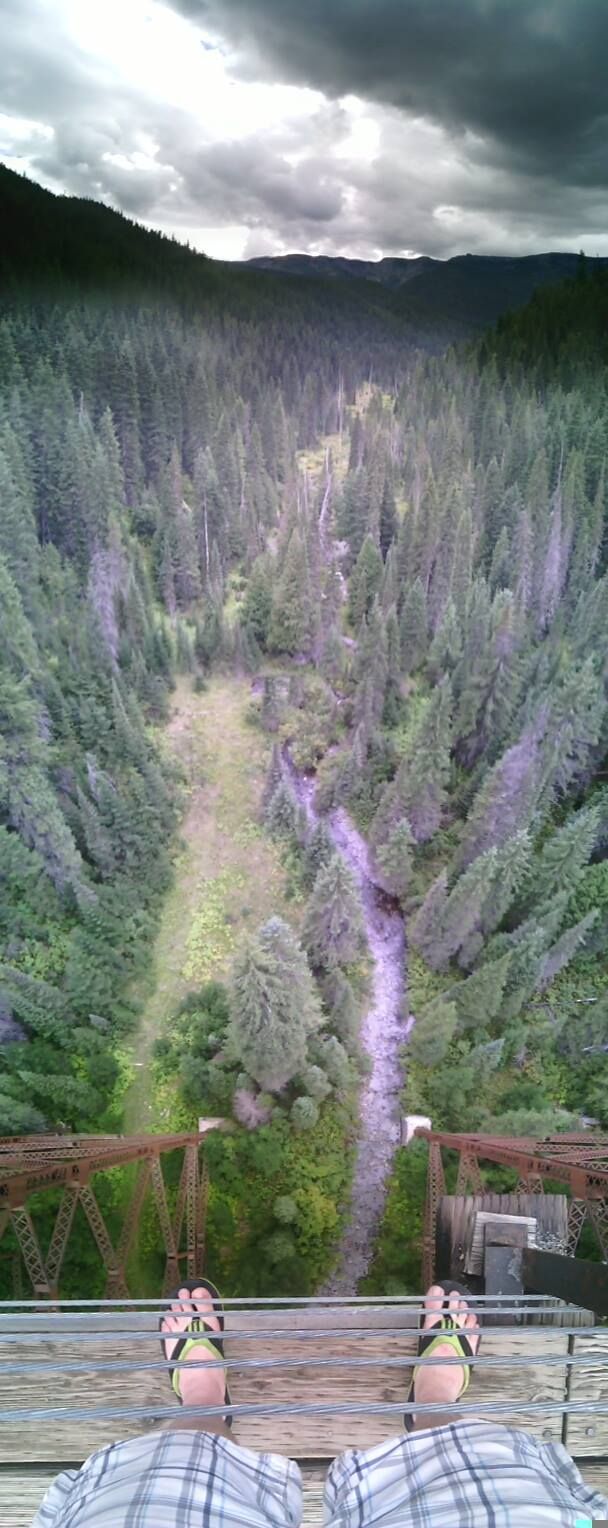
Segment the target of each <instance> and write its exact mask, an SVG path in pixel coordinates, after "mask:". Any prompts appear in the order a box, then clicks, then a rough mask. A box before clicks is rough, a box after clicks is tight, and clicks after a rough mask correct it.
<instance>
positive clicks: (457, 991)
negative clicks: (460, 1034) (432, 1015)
mask: <svg viewBox="0 0 608 1528" xmlns="http://www.w3.org/2000/svg"><path fill="white" fill-rule="evenodd" d="M510 963H511V955H510V953H509V952H508V951H507V953H506V954H505V955H501V956H500V958H499V959H498V960H490V961H488V962H487V963H486V964H485V965H483V966H480V967H479V969H478V970H477V971H473V972H472V973H471V975H470V976H467V978H466V980H465V981H463V982H458V984H457V985H456V986H455V987H450V989H449V992H447V993H445V994H444V996H445V997H447V998H448V1000H449V1001H451V1002H453V1003H455V1005H456V1010H457V1014H458V1027H459V1028H460V1029H489V1027H490V1025H491V1023H492V1020H493V1019H495V1018H496V1015H497V1013H498V1012H499V1009H500V1005H501V1002H502V997H503V993H504V990H505V985H506V981H507V977H508V973H509V966H510Z"/></svg>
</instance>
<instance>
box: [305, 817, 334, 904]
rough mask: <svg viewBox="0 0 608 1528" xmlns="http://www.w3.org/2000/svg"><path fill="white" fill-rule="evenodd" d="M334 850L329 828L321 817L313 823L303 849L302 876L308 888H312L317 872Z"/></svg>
mask: <svg viewBox="0 0 608 1528" xmlns="http://www.w3.org/2000/svg"><path fill="white" fill-rule="evenodd" d="M335 852H336V851H335V849H334V844H333V839H332V837H331V834H330V832H329V828H328V827H327V824H326V823H325V822H323V819H322V818H321V819H320V821H319V822H317V823H315V826H314V828H313V830H312V833H311V834H310V837H309V839H308V843H307V844H306V848H305V850H304V858H303V878H304V884H305V886H307V887H308V889H309V890H312V887H313V886H314V884H315V881H316V879H317V876H318V875H319V872H320V871H321V870H323V869H324V868H325V866H326V865H328V864H329V861H330V860H331V859H333V857H334V855H335Z"/></svg>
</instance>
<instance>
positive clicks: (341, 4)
mask: <svg viewBox="0 0 608 1528" xmlns="http://www.w3.org/2000/svg"><path fill="white" fill-rule="evenodd" d="M172 4H173V5H174V7H175V9H177V10H179V11H181V13H182V14H183V15H185V16H188V17H190V18H191V19H194V20H196V21H198V22H200V23H201V24H202V25H204V26H205V27H207V28H208V29H211V30H212V31H213V32H215V33H216V34H217V35H218V36H220V37H223V38H225V39H226V40H227V41H228V42H229V43H230V44H231V45H232V46H233V47H234V48H235V52H236V60H237V65H238V67H240V68H241V70H242V71H244V72H245V73H247V74H249V75H251V76H255V77H258V78H259V77H260V74H261V72H263V73H264V74H265V75H266V77H267V78H273V77H277V76H279V77H280V78H282V79H288V80H292V81H298V82H300V83H305V84H307V85H311V86H314V87H316V88H317V89H320V90H323V91H325V92H326V93H327V94H329V95H333V96H340V95H344V94H347V93H352V94H356V95H360V96H362V97H364V98H366V99H368V100H373V101H377V102H382V103H384V104H386V105H390V106H396V107H398V108H400V109H402V110H405V111H407V112H408V113H414V114H416V115H421V116H424V117H426V118H429V119H431V120H433V121H436V122H439V123H441V124H442V125H443V126H444V127H447V128H449V129H450V130H451V131H452V132H455V133H457V134H458V133H461V132H463V131H464V130H465V129H466V128H470V129H472V130H473V131H474V132H475V133H478V134H480V135H481V137H482V138H483V139H486V140H491V142H492V144H493V145H494V147H493V149H492V153H493V155H494V156H496V158H497V160H498V161H499V162H500V163H501V164H502V165H503V166H504V165H505V164H511V165H513V166H514V167H516V168H519V169H520V170H526V171H530V170H533V171H534V170H536V171H538V172H544V173H549V174H553V175H555V176H556V177H557V178H558V179H560V180H563V181H564V182H565V183H572V182H576V183H577V184H587V185H589V186H592V185H602V186H603V185H605V184H606V181H607V179H608V150H607V148H606V144H607V143H608V90H607V85H606V63H607V59H608V4H607V0H306V3H304V4H303V3H302V0H172Z"/></svg>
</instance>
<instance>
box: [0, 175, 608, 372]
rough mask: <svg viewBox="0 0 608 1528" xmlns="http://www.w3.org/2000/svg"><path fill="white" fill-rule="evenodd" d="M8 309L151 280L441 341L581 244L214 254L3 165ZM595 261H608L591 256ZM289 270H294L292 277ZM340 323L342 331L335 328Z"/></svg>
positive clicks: (347, 325)
mask: <svg viewBox="0 0 608 1528" xmlns="http://www.w3.org/2000/svg"><path fill="white" fill-rule="evenodd" d="M0 226H1V227H2V237H1V239H0V309H1V307H2V304H3V303H6V302H9V303H10V300H11V295H16V294H17V293H19V292H20V291H22V290H23V289H24V287H25V286H27V287H29V288H30V289H34V290H36V291H39V292H40V293H42V292H46V293H47V294H50V293H51V292H54V293H56V294H58V293H59V292H60V291H64V290H65V289H66V288H69V289H70V291H72V292H75V291H79V292H82V293H84V292H86V291H89V292H90V291H92V290H97V291H104V290H105V291H106V292H108V291H109V292H114V293H115V294H116V295H118V293H119V292H122V293H123V294H124V293H126V292H127V291H130V292H132V293H133V295H134V296H135V295H136V294H140V293H141V292H142V291H144V290H147V291H148V292H149V293H150V294H152V293H155V294H156V295H157V296H158V297H162V298H163V299H169V300H170V299H175V300H176V301H181V303H182V305H185V306H186V308H188V307H189V306H190V305H193V306H194V308H198V307H201V306H203V307H205V306H207V305H209V304H211V305H212V306H213V307H214V308H216V309H218V308H221V309H223V310H224V311H225V312H232V313H238V314H242V315H244V314H246V313H247V312H248V311H250V310H251V309H252V308H254V307H255V308H257V310H258V315H259V314H261V313H262V312H264V313H267V314H268V315H269V316H273V315H275V314H276V313H277V311H278V310H279V309H281V310H283V309H287V308H289V309H290V310H291V309H293V310H294V311H297V312H298V313H300V314H301V315H302V321H305V320H306V321H307V320H308V319H310V320H311V321H312V320H313V318H314V319H315V321H316V318H317V317H318V318H321V320H322V322H323V323H324V324H325V325H326V326H327V328H328V329H330V330H333V329H335V328H336V326H338V325H339V326H340V333H341V335H342V337H344V333H345V332H346V329H348V330H349V331H350V332H351V333H352V335H353V336H354V337H355V339H356V340H357V342H358V343H360V341H361V336H362V332H363V331H365V334H366V336H367V335H369V337H370V340H371V337H372V336H373V337H374V340H375V341H377V343H378V344H382V345H388V346H389V347H390V346H397V348H398V349H399V347H400V346H401V344H402V343H403V342H404V341H405V342H406V343H408V342H409V343H411V344H414V345H421V346H423V347H424V348H425V349H428V350H432V351H440V350H442V349H443V348H444V347H445V345H446V344H448V343H450V342H451V341H452V342H455V341H457V340H460V339H466V338H467V337H468V336H471V335H474V334H475V333H476V332H478V331H479V330H480V329H484V328H487V327H488V325H490V324H493V323H494V322H495V321H496V319H497V318H499V317H500V315H501V314H502V313H505V312H507V311H508V310H509V309H513V308H520V307H523V305H524V304H525V303H526V302H528V300H529V298H530V297H531V296H532V293H533V292H534V290H535V288H537V287H540V286H545V285H547V284H548V283H556V282H559V281H562V280H563V279H564V278H565V277H567V276H572V275H573V274H574V273H575V272H576V269H577V265H578V261H579V256H578V254H575V253H573V254H555V253H549V254H540V255H525V256H522V257H520V258H518V257H515V256H507V255H455V256H454V258H453V259H451V260H434V259H432V258H431V256H430V255H419V256H416V257H415V258H414V259H411V260H406V259H400V258H399V257H398V256H387V258H386V259H384V260H377V261H373V260H347V259H343V258H341V257H339V256H331V255H302V254H292V255H275V256H273V255H264V256H260V258H259V259H255V260H246V261H227V260H211V259H209V258H207V256H205V255H202V254H198V253H196V252H195V251H194V250H192V249H190V248H188V247H186V246H185V245H183V244H180V243H178V241H177V240H176V239H174V238H171V239H170V238H167V237H166V236H164V235H161V234H160V233H156V232H153V231H152V230H150V229H147V228H143V227H142V226H141V225H140V224H137V223H135V222H133V221H132V220H131V219H129V218H127V217H125V216H123V214H122V213H119V212H115V211H114V210H113V209H112V208H110V207H106V206H104V205H103V204H102V203H100V202H96V201H93V200H91V199H89V198H83V197H76V196H56V195H54V194H53V193H52V192H50V191H47V190H45V189H44V188H43V187H42V186H38V185H36V183H35V182H34V181H31V180H29V179H28V178H27V177H26V176H23V175H17V174H15V172H14V171H13V170H9V169H7V167H6V166H3V165H0ZM587 264H588V267H589V268H590V269H591V268H592V267H593V266H595V265H598V264H601V265H606V264H608V260H606V259H605V260H592V259H589V260H588V261H587ZM286 278H291V279H286ZM336 332H337V330H336Z"/></svg>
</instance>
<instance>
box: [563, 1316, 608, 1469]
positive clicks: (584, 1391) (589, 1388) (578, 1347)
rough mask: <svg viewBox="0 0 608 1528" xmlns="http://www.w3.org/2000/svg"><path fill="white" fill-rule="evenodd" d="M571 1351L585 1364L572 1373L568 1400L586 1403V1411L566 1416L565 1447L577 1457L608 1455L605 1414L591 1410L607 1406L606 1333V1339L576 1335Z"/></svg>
mask: <svg viewBox="0 0 608 1528" xmlns="http://www.w3.org/2000/svg"><path fill="white" fill-rule="evenodd" d="M574 1352H575V1354H576V1356H577V1357H581V1356H583V1357H585V1358H586V1359H587V1362H586V1363H584V1364H581V1366H580V1368H577V1369H573V1370H572V1379H571V1381H570V1397H569V1398H570V1400H571V1401H585V1402H588V1404H589V1410H588V1411H585V1412H579V1413H574V1414H572V1413H571V1414H570V1415H569V1416H568V1418H567V1423H566V1438H567V1442H566V1447H567V1449H568V1452H569V1453H571V1454H573V1455H574V1456H575V1457H576V1458H578V1457H581V1458H582V1457H584V1455H585V1454H591V1455H595V1456H596V1457H603V1456H604V1455H606V1456H608V1415H604V1416H600V1415H599V1414H598V1412H597V1411H595V1409H594V1408H595V1407H596V1406H597V1404H598V1403H599V1402H602V1403H603V1404H604V1405H606V1403H608V1331H607V1332H606V1335H605V1336H603V1335H602V1336H589V1337H586V1336H585V1335H584V1334H583V1333H581V1335H580V1337H579V1336H576V1337H575V1338H574ZM583 1474H584V1470H583Z"/></svg>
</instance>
